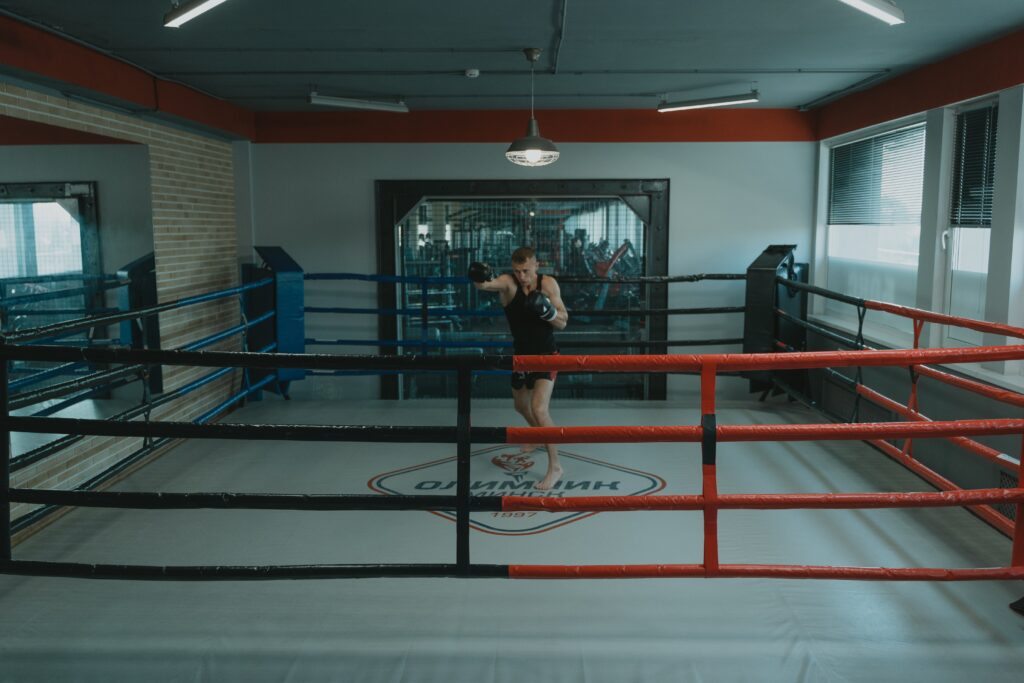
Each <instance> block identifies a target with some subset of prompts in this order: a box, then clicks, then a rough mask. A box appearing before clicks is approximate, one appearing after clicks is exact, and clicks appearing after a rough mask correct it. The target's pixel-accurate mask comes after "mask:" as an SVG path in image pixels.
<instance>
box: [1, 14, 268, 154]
mask: <svg viewBox="0 0 1024 683" xmlns="http://www.w3.org/2000/svg"><path fill="white" fill-rule="evenodd" d="M0 63H2V64H4V65H6V66H7V67H9V69H11V70H13V71H15V72H24V73H26V74H30V75H34V76H37V77H39V76H41V77H43V78H44V79H47V80H52V81H56V82H58V83H67V84H70V85H74V86H75V87H76V88H84V89H86V90H88V91H91V92H93V93H98V94H102V95H105V96H107V97H110V98H113V99H115V100H118V101H120V102H122V103H126V104H129V105H135V106H138V107H142V108H144V109H146V110H149V111H152V112H154V113H167V114H170V115H175V116H182V117H184V118H186V119H188V120H190V121H192V122H194V123H198V124H200V125H202V126H206V127H211V128H215V129H217V130H219V131H222V132H224V133H227V134H229V135H231V136H234V137H242V138H246V139H250V140H251V139H253V137H255V131H254V129H253V119H254V117H253V113H252V112H250V111H248V110H245V109H242V108H241V107H236V106H235V105H233V104H229V103H227V102H224V101H223V100H218V99H216V98H213V97H210V96H208V95H204V94H202V93H200V92H198V91H196V90H192V89H191V88H187V87H185V86H181V85H176V84H173V83H169V82H167V81H162V80H160V79H157V78H155V77H153V76H151V75H149V74H147V73H146V72H145V71H143V70H141V69H139V68H137V67H134V66H132V65H130V64H126V63H124V62H122V61H120V60H117V59H114V58H112V57H108V56H107V55H104V54H102V53H100V52H96V51H95V50H92V49H90V48H87V47H85V46H83V45H79V44H78V43H74V42H71V41H69V40H66V39H64V38H61V37H60V36H57V35H54V34H52V33H47V32H46V31H43V30H41V29H38V28H35V27H34V26H29V25H27V24H23V23H21V22H19V21H16V20H14V19H11V18H9V17H4V16H0Z"/></svg>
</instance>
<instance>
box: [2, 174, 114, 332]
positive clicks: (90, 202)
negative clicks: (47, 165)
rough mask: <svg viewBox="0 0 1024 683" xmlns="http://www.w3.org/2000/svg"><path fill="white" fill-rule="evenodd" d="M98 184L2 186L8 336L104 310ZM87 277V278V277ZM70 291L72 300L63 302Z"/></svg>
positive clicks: (4, 305)
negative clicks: (92, 281) (93, 286)
mask: <svg viewBox="0 0 1024 683" xmlns="http://www.w3.org/2000/svg"><path fill="white" fill-rule="evenodd" d="M95 196H96V187H95V184H94V183H7V184H0V285H2V286H0V311H2V316H0V317H2V321H3V329H4V330H13V329H20V328H25V327H36V326H38V325H45V324H50V323H55V322H60V321H62V320H67V319H69V318H77V317H81V316H82V315H84V314H86V313H87V312H88V311H89V310H91V309H92V308H95V307H97V306H102V303H103V302H102V295H101V292H100V290H98V289H97V290H96V291H95V292H93V293H91V294H90V293H89V292H88V291H87V290H88V288H87V285H88V284H89V281H88V279H87V278H88V277H90V276H95V275H98V274H99V272H100V264H99V245H98V242H97V233H96V201H95ZM83 276H85V277H83ZM62 290H68V292H69V294H68V295H67V296H63V297H62V296H59V295H58V293H59V292H60V291H62Z"/></svg>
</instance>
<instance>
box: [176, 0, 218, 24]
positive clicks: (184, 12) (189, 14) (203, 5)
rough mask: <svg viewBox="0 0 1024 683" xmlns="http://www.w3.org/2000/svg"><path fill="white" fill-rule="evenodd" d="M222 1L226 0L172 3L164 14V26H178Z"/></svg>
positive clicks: (196, 0) (194, 0) (195, 0)
mask: <svg viewBox="0 0 1024 683" xmlns="http://www.w3.org/2000/svg"><path fill="white" fill-rule="evenodd" d="M223 2H227V0H192V1H191V2H186V3H185V4H183V5H179V4H178V3H174V7H173V9H171V11H170V12H168V13H167V14H166V15H164V26H165V27H167V28H178V27H179V26H181V25H182V24H184V23H185V22H186V21H192V20H193V19H195V18H196V17H198V16H199V15H200V14H203V13H204V12H208V11H210V10H212V9H213V8H214V7H216V6H217V5H219V4H221V3H223Z"/></svg>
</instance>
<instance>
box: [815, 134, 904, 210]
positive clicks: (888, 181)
mask: <svg viewBox="0 0 1024 683" xmlns="http://www.w3.org/2000/svg"><path fill="white" fill-rule="evenodd" d="M829 157H830V161H829V167H830V168H829V171H830V178H829V205H828V216H829V219H828V222H829V224H831V225H915V224H919V223H920V222H921V188H922V185H923V183H924V124H923V123H922V124H919V125H916V126H911V127H909V128H903V129H901V130H897V131H893V132H891V133H884V134H882V135H877V136H874V137H871V138H866V139H864V140H858V141H856V142H851V143H848V144H845V145H840V146H837V147H833V148H832V150H831V153H830V155H829Z"/></svg>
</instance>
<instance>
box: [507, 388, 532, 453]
mask: <svg viewBox="0 0 1024 683" xmlns="http://www.w3.org/2000/svg"><path fill="white" fill-rule="evenodd" d="M531 394H533V391H532V390H531V389H528V388H527V387H526V386H525V385H524V386H522V387H520V388H519V389H513V390H512V401H513V402H514V403H515V406H516V412H517V413H519V414H520V415H522V416H523V419H524V420H526V424H528V425H530V426H531V427H536V426H537V420H535V419H534V417H533V408H532V407H531V400H532V399H531ZM536 449H537V444H528V443H524V444H522V445H520V446H519V452H520V453H532V452H533V451H535V450H536Z"/></svg>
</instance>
